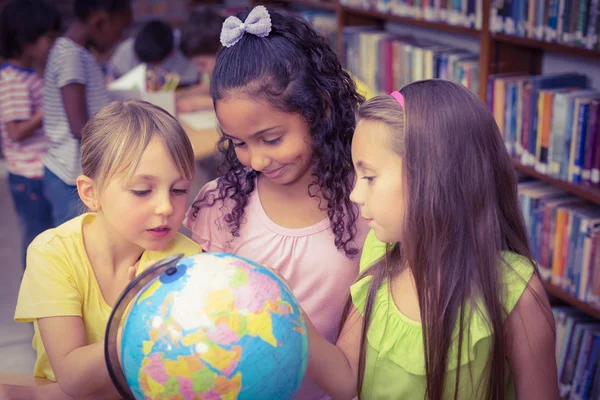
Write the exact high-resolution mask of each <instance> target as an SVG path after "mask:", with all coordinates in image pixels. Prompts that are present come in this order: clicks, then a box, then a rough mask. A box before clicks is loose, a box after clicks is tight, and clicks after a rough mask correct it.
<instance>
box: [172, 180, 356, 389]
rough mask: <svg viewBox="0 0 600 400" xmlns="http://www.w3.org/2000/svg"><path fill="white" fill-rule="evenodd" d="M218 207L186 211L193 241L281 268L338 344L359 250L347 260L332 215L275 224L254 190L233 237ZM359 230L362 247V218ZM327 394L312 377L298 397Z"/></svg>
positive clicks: (319, 327)
mask: <svg viewBox="0 0 600 400" xmlns="http://www.w3.org/2000/svg"><path fill="white" fill-rule="evenodd" d="M216 182H217V181H212V182H209V183H208V184H206V185H205V186H204V187H203V188H202V190H201V191H200V193H199V194H198V196H196V200H198V199H200V198H202V197H203V196H204V193H206V192H207V191H209V190H211V189H212V188H215V187H216ZM220 208H221V202H220V201H218V202H217V203H216V204H215V205H214V206H212V207H205V208H201V209H200V211H199V212H198V215H197V217H196V218H195V219H192V210H191V209H190V210H189V211H188V214H187V216H186V219H185V221H184V222H183V224H184V226H185V227H187V228H188V229H190V230H191V231H192V239H194V240H195V241H196V242H197V243H198V244H200V245H201V246H202V248H203V249H204V250H205V251H211V252H220V251H225V252H229V253H234V254H237V255H240V256H242V257H246V258H249V259H251V260H254V261H256V262H258V263H260V264H263V265H267V266H269V267H271V268H273V269H276V270H278V271H279V273H280V274H281V275H283V277H285V279H287V281H288V283H289V284H290V286H291V289H292V291H293V292H294V295H295V296H296V298H297V299H298V301H299V302H300V305H301V306H302V308H303V309H304V311H305V312H306V313H307V314H308V316H309V318H310V320H311V321H312V323H313V324H314V325H315V327H316V328H317V330H318V331H319V332H320V333H321V334H322V335H323V336H324V337H325V338H327V340H329V341H330V342H332V343H333V342H335V340H336V339H337V334H338V328H339V324H340V319H341V316H342V311H343V309H344V306H345V304H346V301H347V300H348V295H349V293H350V286H351V285H352V284H353V283H354V281H355V280H356V278H357V276H358V264H359V261H360V257H359V255H360V254H359V255H357V256H355V257H354V258H348V257H347V256H346V255H345V253H344V252H343V251H338V250H337V248H336V247H335V245H334V238H335V236H334V234H333V232H332V231H331V228H330V222H329V219H325V220H322V221H321V222H318V223H316V224H315V225H312V226H309V227H306V228H300V229H289V228H283V227H281V226H279V225H277V224H275V223H274V222H273V221H272V220H271V219H270V218H269V217H268V216H267V214H266V212H265V210H264V209H263V207H262V204H261V202H260V198H259V196H258V191H257V190H256V189H255V190H254V191H253V192H252V194H251V195H250V198H249V199H248V205H247V206H246V210H245V213H244V218H243V220H242V221H243V223H242V224H241V225H240V231H239V237H236V238H233V236H232V235H231V232H230V231H229V229H228V228H227V224H226V223H225V222H224V221H223V220H222V216H223V215H224V214H223V212H222V211H221V210H220ZM357 231H358V232H357V235H356V237H355V238H354V242H355V245H356V247H357V248H358V249H362V245H363V242H364V240H365V237H366V235H367V233H368V227H367V224H366V221H364V220H363V219H362V218H360V217H359V220H358V221H357ZM232 239H233V240H232ZM328 398H329V397H328V396H327V394H326V393H325V392H324V391H323V390H322V389H321V388H319V387H318V386H317V384H316V383H314V382H313V381H312V379H310V377H308V375H307V376H306V377H305V378H304V381H303V383H302V386H301V388H300V391H299V392H298V394H297V396H296V399H301V400H317V399H328Z"/></svg>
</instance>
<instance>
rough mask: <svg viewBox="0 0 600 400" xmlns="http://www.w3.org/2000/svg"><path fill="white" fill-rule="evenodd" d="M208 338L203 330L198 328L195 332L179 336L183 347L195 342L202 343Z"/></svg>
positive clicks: (192, 344)
mask: <svg viewBox="0 0 600 400" xmlns="http://www.w3.org/2000/svg"><path fill="white" fill-rule="evenodd" d="M206 340H208V338H207V337H206V333H204V331H203V330H201V329H198V330H197V331H195V332H192V333H188V334H187V335H185V336H184V337H182V338H181V344H182V345H183V346H185V347H190V346H195V345H196V344H197V343H204V342H205V341H206Z"/></svg>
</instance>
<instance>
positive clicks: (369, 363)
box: [351, 231, 533, 400]
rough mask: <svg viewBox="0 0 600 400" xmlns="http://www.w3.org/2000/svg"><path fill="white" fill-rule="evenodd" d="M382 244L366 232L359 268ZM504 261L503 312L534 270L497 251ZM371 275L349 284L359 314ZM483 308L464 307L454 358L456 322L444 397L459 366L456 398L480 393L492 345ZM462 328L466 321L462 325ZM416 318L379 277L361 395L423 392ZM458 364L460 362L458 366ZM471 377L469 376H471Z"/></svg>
mask: <svg viewBox="0 0 600 400" xmlns="http://www.w3.org/2000/svg"><path fill="white" fill-rule="evenodd" d="M385 251H386V244H385V243H382V242H380V241H379V240H377V238H376V237H375V234H374V232H373V231H371V232H369V234H368V235H367V238H366V240H365V244H364V247H363V253H362V257H361V260H360V271H361V273H362V272H364V271H365V270H366V269H367V268H369V267H370V266H371V265H373V264H374V263H375V262H377V261H378V260H380V259H381V258H382V257H383V256H384V254H385ZM502 257H503V259H504V260H505V261H506V263H507V264H508V265H506V263H499V268H501V269H502V272H501V273H502V279H503V285H504V290H503V300H504V306H505V307H506V310H507V312H509V313H510V312H511V311H512V310H513V308H514V307H515V305H516V304H517V301H518V300H519V298H520V297H521V295H522V294H523V291H524V290H525V287H526V285H527V282H529V279H530V278H531V276H532V274H533V266H532V265H531V263H530V262H529V261H528V260H527V259H526V258H524V257H522V256H519V255H517V254H515V253H509V252H504V253H502ZM371 279H372V278H371V277H370V276H367V277H365V278H363V279H361V280H360V281H358V282H357V283H355V284H354V285H352V288H351V292H352V301H353V303H354V306H355V307H356V308H357V310H359V312H361V313H362V314H364V307H365V302H366V298H367V293H368V290H369V285H370V281H371ZM481 310H484V307H482V306H480V307H475V309H474V310H473V312H472V313H471V307H469V305H467V306H466V307H465V315H466V316H469V315H470V316H471V321H470V326H469V329H468V330H465V332H464V334H463V346H462V349H461V354H460V362H459V363H458V362H457V351H458V343H457V342H458V323H457V329H456V330H455V333H454V335H455V336H454V338H455V340H454V343H453V344H452V345H451V346H450V351H449V355H448V357H449V358H448V374H447V375H446V383H445V390H446V391H445V394H444V398H448V399H453V398H454V397H453V395H454V387H455V383H456V378H455V377H456V369H457V368H461V374H460V386H459V393H458V398H459V399H484V398H485V386H486V385H485V374H484V372H485V365H486V362H487V360H488V355H489V350H490V349H489V346H490V344H491V335H492V334H491V330H490V328H489V327H488V325H487V324H486V322H485V319H484V318H485V311H481ZM464 326H465V327H466V326H467V325H466V324H464ZM422 335H423V333H422V328H421V323H420V322H417V321H414V320H411V319H409V318H408V317H406V316H405V315H404V314H402V313H401V312H400V310H398V308H397V307H396V305H395V304H394V301H393V299H392V297H391V294H390V292H389V287H388V285H387V282H384V283H383V285H382V286H381V288H379V291H378V292H377V295H376V298H375V301H374V303H373V311H372V314H371V324H370V326H369V329H368V331H367V343H366V362H365V377H364V381H363V389H362V393H361V397H362V398H363V399H368V400H378V399H411V400H413V399H415V400H416V399H423V398H424V397H425V387H426V375H425V356H424V355H425V352H424V348H423V336H422ZM457 364H459V365H457ZM471 376H472V379H471V378H470V377H471ZM506 387H507V392H506V393H507V396H506V398H507V399H514V398H515V390H514V383H513V379H512V377H511V376H508V378H507V381H506Z"/></svg>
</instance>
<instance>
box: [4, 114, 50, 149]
mask: <svg viewBox="0 0 600 400" xmlns="http://www.w3.org/2000/svg"><path fill="white" fill-rule="evenodd" d="M42 119H43V114H42V113H37V114H35V115H34V116H33V117H32V118H31V119H28V120H26V121H18V122H9V123H8V124H7V128H8V129H7V131H8V136H9V137H10V138H11V139H12V140H14V141H17V142H18V141H21V140H24V139H27V138H28V137H30V136H32V135H33V134H34V133H35V132H36V131H37V130H38V129H39V128H41V126H42Z"/></svg>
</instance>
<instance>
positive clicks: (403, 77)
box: [343, 27, 479, 93]
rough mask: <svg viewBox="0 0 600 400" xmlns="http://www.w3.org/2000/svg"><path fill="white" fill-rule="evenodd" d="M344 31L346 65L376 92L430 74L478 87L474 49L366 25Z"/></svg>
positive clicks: (388, 90)
mask: <svg viewBox="0 0 600 400" xmlns="http://www.w3.org/2000/svg"><path fill="white" fill-rule="evenodd" d="M343 35H344V38H343V40H344V47H345V51H344V54H345V58H346V59H345V62H346V68H348V70H349V71H350V72H351V73H352V74H354V75H355V76H357V77H358V78H359V79H361V80H362V81H363V82H365V83H366V84H367V86H369V87H370V88H371V89H373V90H374V91H376V92H378V93H390V92H392V91H393V90H398V89H399V88H401V87H402V86H404V85H406V84H408V83H410V82H413V81H417V80H422V79H431V78H441V79H447V80H452V81H455V82H458V83H461V84H463V85H464V86H466V87H467V88H469V89H470V90H472V91H473V92H475V93H477V91H478V84H479V61H478V56H477V54H475V53H471V52H469V51H466V50H461V49H452V48H450V47H449V46H448V45H443V44H439V43H435V42H432V41H427V40H421V39H415V38H413V37H411V36H397V35H392V34H390V33H388V32H384V31H380V30H377V29H376V28H369V27H347V28H344V31H343Z"/></svg>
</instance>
